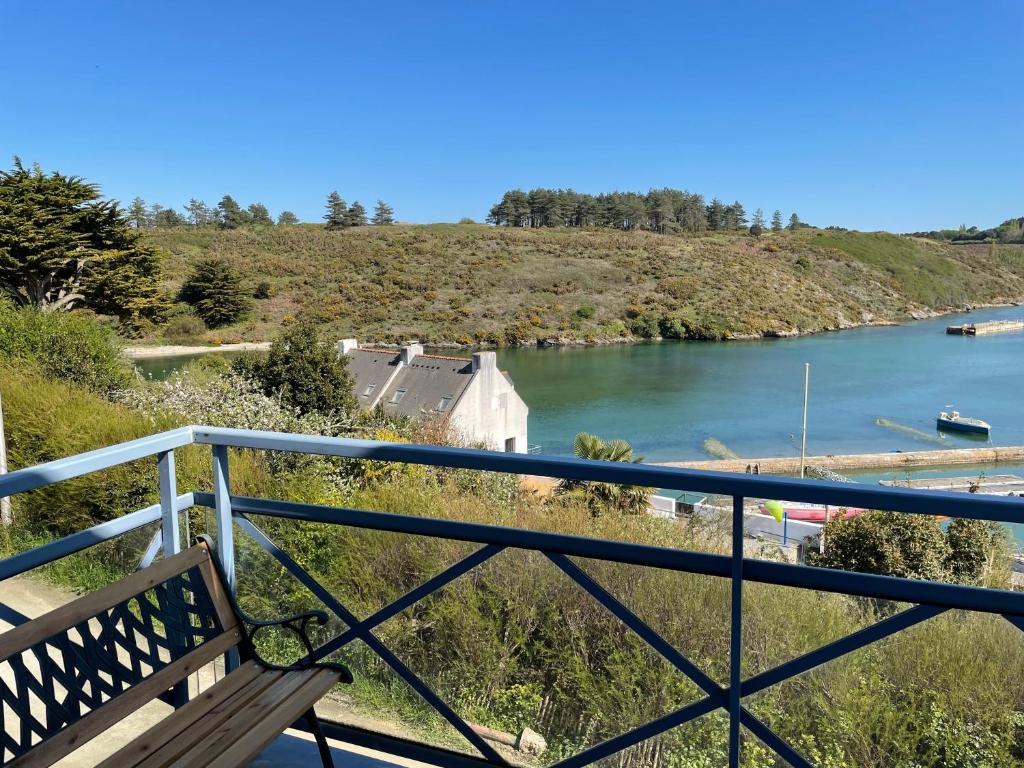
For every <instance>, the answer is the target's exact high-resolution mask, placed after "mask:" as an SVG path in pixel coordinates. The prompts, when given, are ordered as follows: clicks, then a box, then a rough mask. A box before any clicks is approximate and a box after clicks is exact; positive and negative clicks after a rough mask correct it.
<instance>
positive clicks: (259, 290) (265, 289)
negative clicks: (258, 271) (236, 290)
mask: <svg viewBox="0 0 1024 768" xmlns="http://www.w3.org/2000/svg"><path fill="white" fill-rule="evenodd" d="M252 297H253V298H254V299H269V298H270V283H269V282H267V281H266V280H261V281H260V282H259V285H257V286H256V290H255V291H253V292H252Z"/></svg>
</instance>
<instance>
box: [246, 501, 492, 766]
mask: <svg viewBox="0 0 1024 768" xmlns="http://www.w3.org/2000/svg"><path fill="white" fill-rule="evenodd" d="M235 519H236V520H238V522H239V524H240V525H241V526H242V527H243V529H244V530H245V531H246V532H247V533H249V534H250V535H251V536H252V537H253V538H254V539H255V540H256V541H257V542H258V543H259V544H260V545H261V546H262V547H263V548H264V549H266V550H267V551H268V552H269V553H270V554H271V555H273V556H274V558H275V559H277V561H278V562H279V563H281V565H283V566H284V567H285V569H287V571H288V572H289V573H291V574H292V575H293V576H294V577H295V578H296V579H298V580H299V582H300V583H301V584H302V585H303V586H305V587H306V588H307V589H308V590H309V591H310V592H312V593H313V594H314V595H315V596H316V597H317V598H319V599H320V601H321V602H322V603H323V604H324V605H326V606H327V607H328V608H330V609H331V610H332V611H334V613H335V614H336V615H337V616H338V618H340V619H341V620H342V621H344V622H345V623H346V624H348V625H349V628H350V629H353V630H355V631H356V633H357V634H358V636H359V638H360V639H361V640H362V641H363V642H364V643H366V645H367V646H368V647H369V648H370V649H371V650H372V651H373V652H374V653H376V654H377V655H378V656H379V657H380V658H381V660H382V661H384V663H385V664H387V665H388V666H389V667H391V668H392V669H393V670H394V671H395V673H396V674H397V675H398V676H399V677H401V678H402V679H403V680H405V682H406V683H408V684H409V686H410V687H411V688H412V689H413V690H414V691H416V693H418V694H419V695H420V696H422V697H423V699H424V701H426V702H427V703H428V704H430V706H432V707H433V708H434V709H435V710H437V712H438V713H439V714H440V715H441V716H442V717H444V719H445V720H447V721H448V722H449V723H451V725H452V727H453V728H455V730H456V731H458V732H459V733H460V734H462V736H464V737H465V739H466V740H467V741H468V742H469V743H470V744H472V745H473V746H474V747H476V748H477V750H479V752H480V754H482V755H483V756H484V757H486V758H487V759H488V760H490V761H492V762H494V763H497V764H498V765H508V763H507V761H506V760H505V759H504V758H503V757H502V756H501V755H500V754H499V753H498V752H497V751H496V750H495V749H494V747H492V746H491V745H490V744H488V743H487V742H486V741H484V740H483V738H482V737H481V736H480V735H479V734H477V733H476V731H474V730H473V729H472V728H471V727H470V726H469V724H468V723H467V722H466V721H465V720H463V719H462V718H461V717H459V715H458V714H457V713H456V712H455V710H453V709H452V708H451V707H450V706H448V704H447V703H446V702H445V701H444V700H443V699H441V698H440V697H439V696H438V695H437V694H436V693H434V691H433V690H431V688H430V686H428V685H427V684H426V683H424V682H423V681H422V680H421V679H420V678H419V677H418V676H417V675H416V673H415V672H413V671H412V670H411V669H409V667H407V666H406V665H405V663H404V662H403V661H402V660H401V659H399V658H398V657H397V656H395V655H394V654H393V653H392V652H391V651H390V650H389V649H388V648H387V647H386V646H385V645H384V644H383V643H382V642H381V641H380V640H379V639H378V638H377V636H376V635H374V634H373V632H370V631H369V630H364V629H361V628H359V625H360V622H359V619H358V618H357V617H356V615H355V614H354V613H352V611H350V610H349V609H348V608H346V607H345V606H344V604H342V603H341V601H340V600H338V599H337V598H336V597H335V596H334V595H332V594H331V593H330V591H328V590H327V589H326V588H325V587H324V586H323V585H322V584H321V583H320V582H319V581H317V580H316V579H315V578H313V576H311V575H310V574H309V572H308V571H307V570H306V569H305V568H303V567H302V566H301V565H299V564H298V563H297V562H295V560H293V559H292V557H291V555H289V554H288V553H287V552H285V551H284V550H283V549H281V548H280V547H279V546H277V544H275V543H274V541H273V540H272V539H271V538H270V537H268V536H267V535H266V534H265V533H264V532H263V531H261V530H260V529H259V528H258V527H257V526H256V525H255V524H254V523H253V522H252V521H251V520H249V519H248V518H246V517H245V516H244V515H236V516H235Z"/></svg>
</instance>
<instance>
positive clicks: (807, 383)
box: [800, 363, 811, 480]
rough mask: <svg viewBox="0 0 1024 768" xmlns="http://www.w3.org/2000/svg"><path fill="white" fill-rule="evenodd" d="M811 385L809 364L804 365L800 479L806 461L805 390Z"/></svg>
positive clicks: (802, 475)
mask: <svg viewBox="0 0 1024 768" xmlns="http://www.w3.org/2000/svg"><path fill="white" fill-rule="evenodd" d="M810 384H811V364H810V363H804V426H803V435H802V436H801V438H800V479H801V480H802V479H803V477H804V463H805V462H806V460H807V390H808V388H809V387H810Z"/></svg>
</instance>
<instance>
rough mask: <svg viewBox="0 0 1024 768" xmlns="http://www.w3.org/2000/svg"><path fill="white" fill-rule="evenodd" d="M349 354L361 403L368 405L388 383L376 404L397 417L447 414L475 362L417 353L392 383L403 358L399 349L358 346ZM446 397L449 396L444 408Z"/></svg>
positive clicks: (465, 384) (470, 374)
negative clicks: (443, 403)
mask: <svg viewBox="0 0 1024 768" xmlns="http://www.w3.org/2000/svg"><path fill="white" fill-rule="evenodd" d="M348 357H349V371H350V372H351V374H352V378H353V380H354V382H355V393H356V397H357V399H358V400H359V403H360V405H361V406H362V407H364V408H368V407H369V405H370V403H372V402H373V401H374V399H375V398H376V397H377V396H378V394H379V393H380V390H381V388H382V387H385V386H386V389H385V391H384V393H383V395H381V396H380V398H379V399H378V400H377V403H378V404H379V405H381V406H383V408H384V410H385V411H386V412H387V413H393V414H395V415H398V416H420V415H422V414H424V413H436V414H441V413H448V412H449V411H451V409H452V408H453V407H454V406H455V404H456V403H457V402H458V401H459V398H460V397H462V393H463V392H465V391H466V387H468V386H469V383H470V382H471V381H472V380H473V372H472V371H473V364H472V361H471V360H468V359H465V358H461V357H441V356H438V355H416V357H414V358H413V359H412V362H411V363H410V364H409V365H406V366H403V367H402V368H401V369H400V370H399V371H398V374H397V375H395V376H394V380H393V381H391V382H390V383H387V382H388V379H390V378H391V377H392V376H393V375H394V374H395V369H396V368H397V367H398V361H399V359H400V356H399V353H398V352H397V351H391V350H378V349H369V348H367V349H362V348H357V349H354V350H352V351H350V352H349V355H348ZM371 386H372V389H371ZM400 393H401V394H400ZM443 398H450V399H449V400H448V401H447V403H446V405H445V408H444V410H443V411H442V410H440V406H441V401H442V399H443ZM396 400H397V402H396Z"/></svg>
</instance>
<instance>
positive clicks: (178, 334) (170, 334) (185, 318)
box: [163, 315, 206, 344]
mask: <svg viewBox="0 0 1024 768" xmlns="http://www.w3.org/2000/svg"><path fill="white" fill-rule="evenodd" d="M205 333H206V323H204V322H203V321H202V320H201V319H200V318H198V317H196V316H195V315H178V316H177V317H175V318H172V319H171V320H169V321H168V322H167V325H166V327H165V328H164V334H163V335H164V339H166V340H167V341H169V342H170V343H171V344H195V343H196V342H197V341H201V340H202V337H203V334H205Z"/></svg>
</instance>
